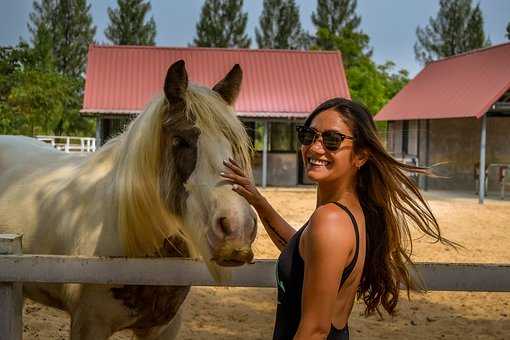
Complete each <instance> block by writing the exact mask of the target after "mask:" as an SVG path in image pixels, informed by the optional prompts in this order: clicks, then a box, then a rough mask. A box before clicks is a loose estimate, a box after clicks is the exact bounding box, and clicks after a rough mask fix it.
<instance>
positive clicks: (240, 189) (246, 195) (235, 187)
mask: <svg viewBox="0 0 510 340" xmlns="http://www.w3.org/2000/svg"><path fill="white" fill-rule="evenodd" d="M232 190H233V191H235V192H237V193H238V194H239V195H241V196H243V197H244V198H246V199H247V200H248V202H249V201H250V198H251V196H252V193H251V192H250V191H248V190H246V189H245V188H244V187H243V186H241V185H238V184H234V185H233V186H232Z"/></svg>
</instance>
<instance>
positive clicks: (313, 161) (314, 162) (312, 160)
mask: <svg viewBox="0 0 510 340" xmlns="http://www.w3.org/2000/svg"><path fill="white" fill-rule="evenodd" d="M308 163H310V164H312V165H321V166H326V165H328V164H329V163H331V162H329V161H325V160H322V159H315V158H311V157H310V158H308Z"/></svg>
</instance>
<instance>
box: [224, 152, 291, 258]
mask: <svg viewBox="0 0 510 340" xmlns="http://www.w3.org/2000/svg"><path fill="white" fill-rule="evenodd" d="M223 163H224V164H225V166H226V167H227V168H228V169H229V170H231V171H229V172H222V173H220V175H221V176H222V177H223V178H225V179H226V180H228V181H229V182H231V183H232V184H233V188H232V190H234V191H235V192H237V193H238V194H239V195H241V196H242V197H244V198H245V199H246V200H247V201H248V203H250V204H251V205H252V206H253V207H254V208H255V210H256V211H257V214H258V215H259V217H260V220H261V221H262V224H263V225H264V227H265V229H266V231H267V233H268V235H269V237H270V238H271V240H272V241H273V243H274V244H275V245H276V246H277V247H278V249H280V250H283V249H284V248H285V246H286V245H287V242H288V241H289V239H290V238H291V236H292V235H294V233H295V232H296V230H295V229H294V228H292V227H291V226H290V225H289V224H288V223H287V222H286V221H285V220H284V219H283V218H282V217H281V216H280V214H278V212H277V211H276V210H274V208H273V207H272V206H271V204H269V202H268V201H267V200H266V199H265V198H264V196H262V195H261V194H260V192H259V191H258V190H257V188H256V187H255V185H254V184H253V183H252V181H251V179H249V178H248V177H247V176H246V174H245V173H244V171H243V170H242V169H241V168H240V167H239V165H238V164H237V163H236V162H235V161H234V160H233V159H229V161H224V162H223Z"/></svg>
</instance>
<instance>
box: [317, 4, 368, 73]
mask: <svg viewBox="0 0 510 340" xmlns="http://www.w3.org/2000/svg"><path fill="white" fill-rule="evenodd" d="M356 7H357V0H318V1H317V9H316V12H314V13H312V22H313V24H314V25H315V27H316V29H317V32H316V35H315V38H314V45H313V48H314V49H321V50H340V51H342V57H343V61H344V65H345V66H346V67H347V68H349V67H350V66H351V65H355V64H356V63H357V60H356V59H357V58H363V57H365V56H368V57H369V56H370V55H371V51H370V50H369V47H368V43H369V37H368V35H366V34H365V33H363V32H362V31H361V30H359V26H360V24H361V17H360V16H358V15H357V14H356Z"/></svg>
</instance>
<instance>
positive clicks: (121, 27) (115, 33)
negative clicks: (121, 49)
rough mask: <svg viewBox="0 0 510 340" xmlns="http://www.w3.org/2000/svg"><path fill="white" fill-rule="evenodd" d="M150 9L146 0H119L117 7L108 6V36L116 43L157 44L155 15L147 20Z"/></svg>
mask: <svg viewBox="0 0 510 340" xmlns="http://www.w3.org/2000/svg"><path fill="white" fill-rule="evenodd" d="M150 10H151V4H150V3H149V2H147V3H146V2H145V1H144V0H117V8H115V9H112V8H110V7H108V17H109V18H110V24H109V25H108V27H107V28H106V30H105V31H104V34H105V36H106V38H108V40H110V41H111V42H112V43H113V44H116V45H155V40H154V39H155V38H156V22H155V21H154V18H153V17H151V18H150V19H149V20H148V21H147V22H146V21H145V16H146V15H147V14H148V12H149V11H150Z"/></svg>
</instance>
